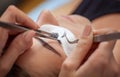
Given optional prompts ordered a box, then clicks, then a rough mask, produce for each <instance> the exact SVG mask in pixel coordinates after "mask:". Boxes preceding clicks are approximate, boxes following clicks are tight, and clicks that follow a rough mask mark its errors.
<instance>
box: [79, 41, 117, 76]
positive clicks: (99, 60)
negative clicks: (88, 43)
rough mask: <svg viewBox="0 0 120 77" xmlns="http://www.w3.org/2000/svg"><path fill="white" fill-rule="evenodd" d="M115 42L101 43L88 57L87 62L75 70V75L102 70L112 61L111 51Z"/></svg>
mask: <svg viewBox="0 0 120 77" xmlns="http://www.w3.org/2000/svg"><path fill="white" fill-rule="evenodd" d="M115 42H116V41H109V42H102V43H100V45H99V47H98V48H97V49H96V50H95V51H94V52H93V54H92V55H90V56H89V58H88V60H87V61H86V62H85V63H84V64H83V65H82V66H81V68H80V69H78V70H77V73H78V74H80V72H83V71H84V72H85V71H88V70H89V71H90V69H89V68H93V69H104V68H105V66H106V65H108V64H109V63H111V62H110V61H111V60H113V49H114V45H115Z"/></svg>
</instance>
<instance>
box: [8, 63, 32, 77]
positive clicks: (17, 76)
mask: <svg viewBox="0 0 120 77" xmlns="http://www.w3.org/2000/svg"><path fill="white" fill-rule="evenodd" d="M6 77H31V76H30V75H29V74H28V73H27V72H26V71H25V70H23V69H22V68H20V67H19V66H17V65H14V66H13V67H12V69H11V70H10V71H9V73H8V74H7V75H6Z"/></svg>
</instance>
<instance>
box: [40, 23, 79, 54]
mask: <svg viewBox="0 0 120 77" xmlns="http://www.w3.org/2000/svg"><path fill="white" fill-rule="evenodd" d="M39 29H40V30H43V31H46V32H49V33H56V34H57V35H56V36H57V39H58V40H59V41H60V43H61V46H62V48H63V50H64V52H65V54H66V55H67V56H69V54H70V53H71V52H72V51H73V50H74V48H75V47H76V44H77V43H70V42H69V41H74V40H76V38H75V36H74V34H73V33H72V32H71V31H70V30H68V29H66V28H64V27H60V26H55V25H51V24H45V25H42V26H41V27H40V28H39Z"/></svg>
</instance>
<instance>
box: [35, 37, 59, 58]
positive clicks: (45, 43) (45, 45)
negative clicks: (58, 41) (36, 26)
mask: <svg viewBox="0 0 120 77" xmlns="http://www.w3.org/2000/svg"><path fill="white" fill-rule="evenodd" d="M35 38H36V39H37V40H38V41H40V42H41V43H42V45H43V46H44V47H45V48H47V49H49V50H51V51H52V52H53V53H55V54H57V55H59V56H61V55H60V53H58V51H57V50H55V49H54V48H53V47H52V46H51V45H49V44H48V43H47V42H45V41H44V40H43V39H40V38H38V37H35Z"/></svg>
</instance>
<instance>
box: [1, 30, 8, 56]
mask: <svg viewBox="0 0 120 77" xmlns="http://www.w3.org/2000/svg"><path fill="white" fill-rule="evenodd" d="M7 39H8V31H7V30H5V29H3V28H0V55H1V54H2V51H3V48H4V46H5V44H6V42H7Z"/></svg>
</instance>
